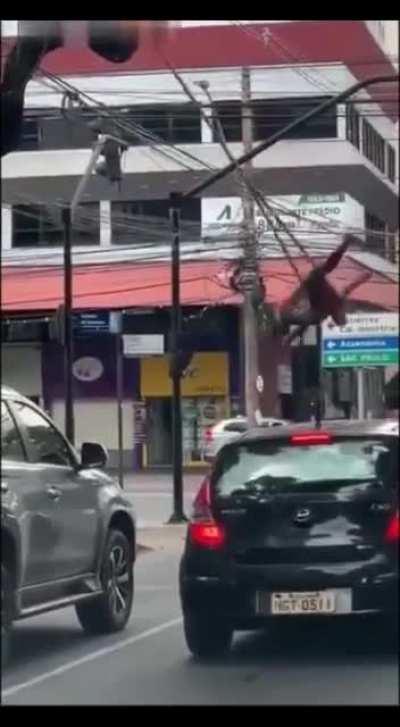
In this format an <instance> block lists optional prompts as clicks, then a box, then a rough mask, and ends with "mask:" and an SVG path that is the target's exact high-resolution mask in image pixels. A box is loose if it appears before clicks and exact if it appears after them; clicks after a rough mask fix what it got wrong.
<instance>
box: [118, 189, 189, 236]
mask: <svg viewBox="0 0 400 727" xmlns="http://www.w3.org/2000/svg"><path fill="white" fill-rule="evenodd" d="M169 210H170V202H169V200H168V199H146V200H135V201H132V202H129V201H126V202H112V203H111V225H112V242H113V244H114V245H135V244H136V245H138V246H139V247H140V245H143V243H148V242H153V243H158V244H160V245H165V244H170V239H171V223H170V220H169ZM200 220H201V200H200V199H199V198H193V199H184V200H183V201H182V207H181V240H182V242H197V241H198V240H199V238H200V235H201V223H200Z"/></svg>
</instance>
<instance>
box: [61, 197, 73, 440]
mask: <svg viewBox="0 0 400 727" xmlns="http://www.w3.org/2000/svg"><path fill="white" fill-rule="evenodd" d="M63 225H64V337H65V338H64V384H65V436H66V437H67V439H69V441H70V442H71V444H74V443H75V426H74V402H73V374H72V366H73V361H74V351H73V330H72V252H71V247H72V240H71V236H72V224H71V208H70V207H65V208H64V209H63Z"/></svg>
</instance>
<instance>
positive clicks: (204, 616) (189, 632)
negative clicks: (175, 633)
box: [183, 610, 233, 659]
mask: <svg viewBox="0 0 400 727" xmlns="http://www.w3.org/2000/svg"><path fill="white" fill-rule="evenodd" d="M183 626H184V632H185V639H186V644H187V646H188V649H189V651H191V653H192V654H193V656H195V657H197V658H199V659H204V658H212V657H217V656H222V655H223V654H225V653H227V652H228V651H229V649H230V647H231V644H232V637H233V628H232V627H231V626H230V625H229V623H228V622H227V621H226V619H222V618H216V619H214V618H213V617H212V616H211V617H210V615H209V614H208V613H202V612H198V611H193V610H190V611H186V612H185V613H184V617H183Z"/></svg>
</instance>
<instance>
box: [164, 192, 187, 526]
mask: <svg viewBox="0 0 400 727" xmlns="http://www.w3.org/2000/svg"><path fill="white" fill-rule="evenodd" d="M170 203H171V206H170V220H171V227H172V255H171V283H172V308H171V369H170V371H171V378H172V467H173V488H174V511H173V513H172V515H171V517H170V519H169V521H168V523H169V524H171V525H176V524H178V523H183V522H186V516H185V513H184V511H183V447H182V391H181V371H180V367H179V365H178V354H179V337H180V333H181V328H182V311H181V296H180V209H179V206H180V195H179V194H176V193H172V194H171V195H170Z"/></svg>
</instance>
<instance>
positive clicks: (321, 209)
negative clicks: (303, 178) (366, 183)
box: [201, 192, 365, 241]
mask: <svg viewBox="0 0 400 727" xmlns="http://www.w3.org/2000/svg"><path fill="white" fill-rule="evenodd" d="M265 199H266V201H267V202H268V203H269V205H270V206H271V207H272V208H273V210H274V213H275V219H274V220H273V225H271V224H270V223H269V222H267V220H266V219H265V217H264V215H262V213H261V212H260V210H259V209H258V207H257V206H256V207H255V220H256V228H257V231H258V234H259V235H260V238H261V239H262V238H263V237H265V238H270V237H271V236H272V233H273V229H278V230H279V229H280V230H283V227H282V226H281V225H280V221H279V219H278V217H279V218H280V219H281V220H282V221H283V222H284V224H285V225H286V226H287V227H288V228H289V229H290V230H291V231H292V232H293V233H294V234H295V235H296V237H299V239H301V238H303V239H310V235H311V234H312V235H313V239H318V240H321V239H322V240H326V241H329V240H330V241H332V240H333V241H335V240H336V236H337V234H340V233H343V232H344V231H346V230H349V228H351V229H353V230H354V232H357V234H360V231H361V230H363V229H364V226H365V214H364V208H363V207H362V205H360V204H359V203H358V202H357V201H356V200H355V199H353V198H352V197H350V196H349V195H348V194H345V193H344V192H338V193H337V194H302V195H294V194H291V195H286V196H281V197H269V196H266V197H265ZM201 219H202V237H203V238H210V239H212V238H215V237H224V236H227V235H232V234H234V233H235V232H236V233H237V232H238V231H239V228H240V225H241V224H242V222H243V207H242V201H241V199H240V198H239V197H218V198H216V197H212V198H207V197H205V198H202V200H201ZM332 233H335V234H334V235H333V234H332Z"/></svg>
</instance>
